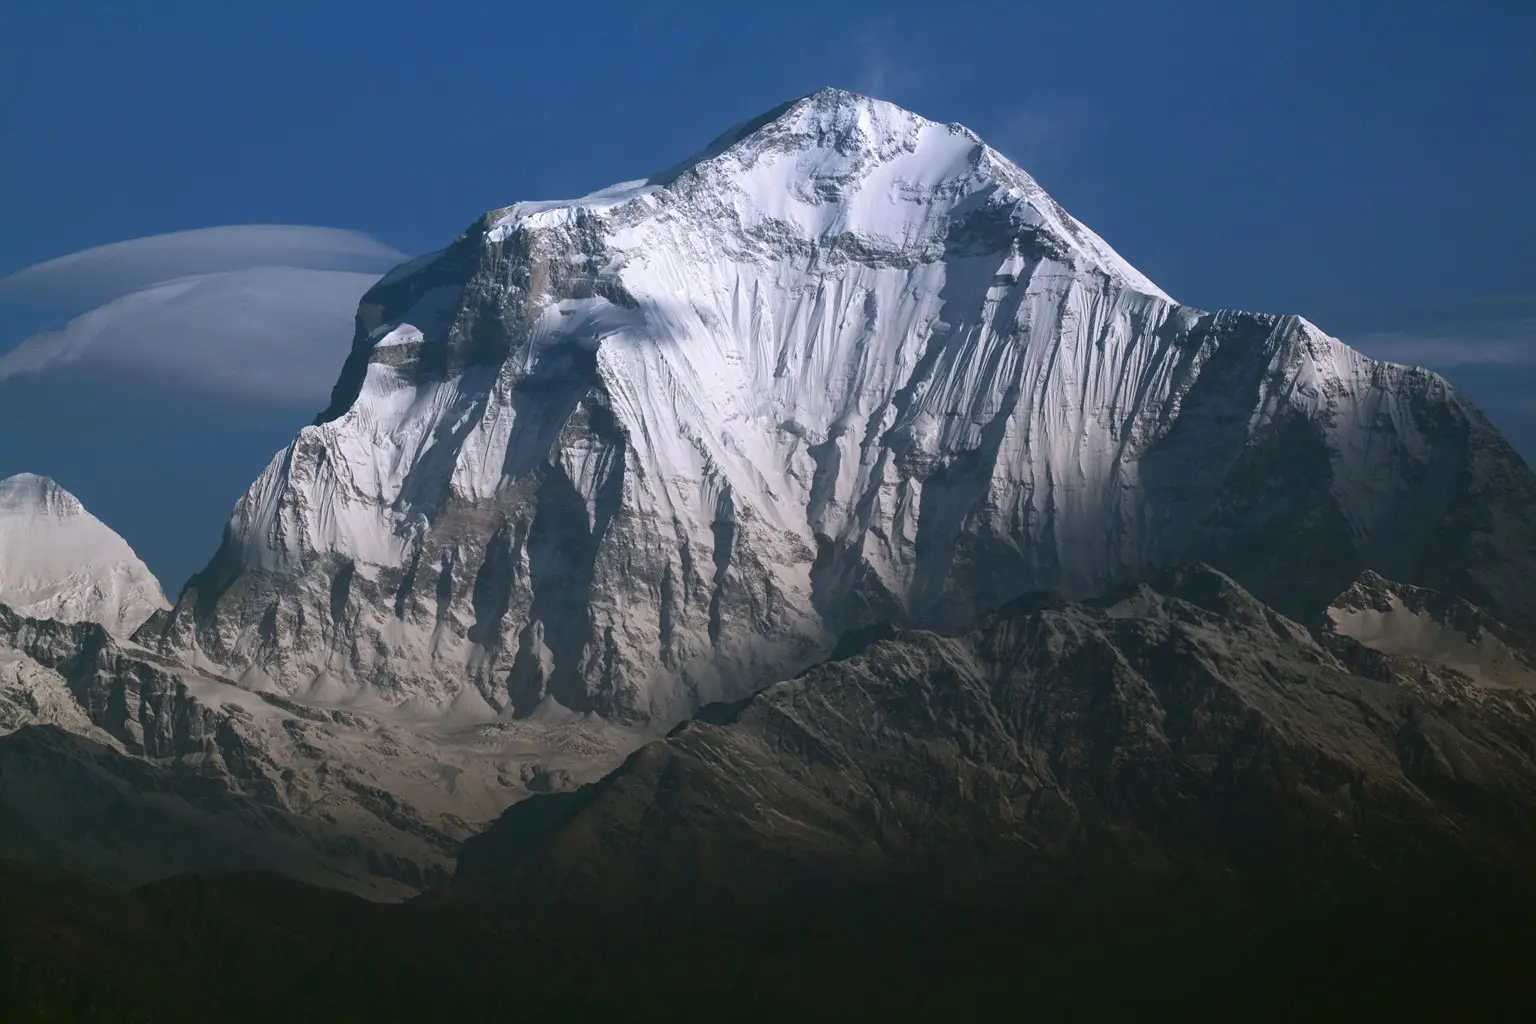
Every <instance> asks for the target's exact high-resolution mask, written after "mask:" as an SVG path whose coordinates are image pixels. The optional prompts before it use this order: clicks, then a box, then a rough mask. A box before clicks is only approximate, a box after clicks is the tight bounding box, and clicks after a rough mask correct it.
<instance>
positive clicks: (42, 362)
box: [0, 224, 404, 407]
mask: <svg viewBox="0 0 1536 1024" xmlns="http://www.w3.org/2000/svg"><path fill="white" fill-rule="evenodd" d="M403 259H404V254H402V253H399V252H397V251H396V250H394V249H392V248H390V247H389V246H387V245H385V244H383V243H382V242H379V241H378V240H376V239H373V238H371V237H369V236H367V235H364V234H361V233H359V232H355V231H344V230H338V229H334V228H315V227H301V226H292V225H262V224H248V225H234V226H228V227H218V228H205V229H202V230H198V231H184V232H179V233H176V234H170V235H155V236H152V237H148V238H137V239H132V240H129V241H126V242H115V243H113V244H111V245H103V246H98V247H97V248H94V249H87V250H84V251H82V252H77V253H71V254H69V255H67V256H61V257H59V258H57V259H53V260H49V261H47V262H45V263H39V264H36V265H34V266H31V267H28V268H26V269H25V270H22V271H19V272H17V273H15V274H12V275H10V276H9V277H6V278H0V299H3V300H5V301H8V302H20V303H24V304H32V305H45V306H49V307H53V308H65V309H69V310H70V311H72V312H74V311H78V310H80V309H83V308H85V307H88V306H93V305H94V307H95V308H90V309H88V310H87V311H85V312H80V313H79V315H76V316H75V317H74V318H73V319H71V320H69V321H68V323H66V324H65V325H64V326H63V327H61V328H59V329H57V330H50V331H43V332H40V333H37V334H34V335H32V336H31V337H29V338H26V339H25V340H24V341H22V342H21V343H20V344H18V345H16V346H15V347H13V348H12V349H11V350H10V351H8V352H5V353H4V354H0V388H3V387H6V386H8V385H12V386H14V385H15V384H16V383H18V379H19V378H26V377H30V376H39V375H47V376H55V375H61V374H64V373H91V372H96V373H102V372H106V373H110V374H111V376H112V377H113V378H115V379H118V380H128V381H131V380H132V379H134V378H135V377H140V378H152V379H153V380H154V381H155V383H156V384H157V385H159V386H160V387H162V388H164V387H170V388H172V389H173V390H179V391H185V392H188V393H196V394H213V395H224V396H229V397H234V398H239V399H244V400H248V401H253V402H257V403H262V404H274V403H275V404H282V405H288V404H294V405H303V406H311V407H313V406H318V405H321V404H323V403H324V399H325V397H326V395H327V394H328V393H329V391H330V387H331V384H332V383H333V382H334V380H335V377H336V373H337V371H338V369H339V368H340V366H341V363H342V361H343V360H344V359H345V357H346V352H347V348H348V346H349V344H350V342H351V335H352V315H353V311H354V310H355V309H356V308H357V302H358V299H359V298H360V297H361V296H362V294H363V293H364V292H365V291H367V289H368V287H369V286H370V285H372V284H373V282H374V281H376V280H378V277H379V275H380V274H381V273H382V272H383V271H384V270H386V269H388V268H389V267H390V266H392V265H394V264H396V263H398V262H400V261H401V260H403Z"/></svg>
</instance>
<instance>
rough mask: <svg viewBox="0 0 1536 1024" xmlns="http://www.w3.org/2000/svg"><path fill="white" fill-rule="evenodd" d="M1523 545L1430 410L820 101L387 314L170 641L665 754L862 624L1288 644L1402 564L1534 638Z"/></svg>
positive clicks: (397, 288)
mask: <svg viewBox="0 0 1536 1024" xmlns="http://www.w3.org/2000/svg"><path fill="white" fill-rule="evenodd" d="M1533 509H1536V481H1533V479H1532V477H1531V474H1530V473H1529V471H1528V470H1526V469H1525V467H1524V465H1523V464H1522V463H1520V461H1519V459H1518V458H1517V457H1516V456H1514V455H1513V453H1512V452H1511V451H1510V450H1509V448H1508V445H1506V444H1505V443H1504V442H1503V440H1502V439H1501V438H1500V437H1499V436H1498V434H1497V433H1496V432H1495V431H1494V430H1493V428H1492V427H1491V426H1489V424H1488V423H1487V421H1486V420H1485V419H1484V418H1483V417H1482V416H1481V414H1479V413H1478V412H1477V411H1476V410H1475V409H1473V408H1471V407H1470V405H1469V404H1468V403H1467V402H1466V401H1465V400H1464V399H1462V398H1461V397H1460V396H1459V395H1458V394H1457V393H1456V392H1455V391H1454V390H1453V389H1451V388H1450V387H1449V386H1448V385H1447V384H1446V383H1445V382H1444V381H1443V380H1442V379H1441V378H1439V377H1437V376H1436V375H1434V374H1432V373H1429V372H1426V371H1422V370H1414V369H1407V368H1403V367H1396V366H1390V365H1387V364H1383V363H1378V362H1374V361H1372V360H1369V359H1366V358H1364V357H1363V356H1361V355H1359V354H1358V353H1356V352H1354V351H1353V350H1351V349H1349V348H1348V347H1346V346H1345V345H1343V344H1342V343H1341V342H1339V341H1337V340H1335V339H1333V338H1330V337H1328V336H1326V335H1325V334H1323V333H1322V332H1321V331H1319V330H1318V329H1317V328H1316V327H1314V326H1313V325H1312V324H1310V323H1308V322H1307V321H1305V320H1302V319H1300V318H1297V317H1273V316H1263V315H1257V314H1249V313H1231V312H1224V313H1214V314H1213V313H1208V312H1205V311H1202V310H1198V309H1193V308H1190V307H1187V306H1182V305H1179V304H1178V303H1176V302H1174V301H1173V300H1172V299H1171V298H1170V297H1169V296H1168V295H1167V294H1165V293H1164V292H1163V291H1161V290H1160V289H1159V288H1158V287H1157V286H1156V285H1154V284H1153V283H1152V282H1150V281H1148V280H1147V279H1146V278H1145V277H1144V276H1142V275H1141V274H1140V273H1139V272H1138V271H1136V270H1135V269H1134V268H1133V267H1131V266H1130V265H1129V264H1128V263H1127V262H1126V261H1125V260H1123V259H1122V258H1121V257H1120V256H1119V255H1117V254H1116V253H1115V252H1114V250H1113V249H1111V248H1110V247H1109V246H1108V245H1107V244H1106V243H1105V242H1104V241H1103V240H1102V239H1100V238H1099V237H1098V236H1097V235H1095V234H1094V233H1093V232H1092V231H1090V230H1089V229H1088V228H1086V227H1085V226H1083V225H1082V224H1081V223H1079V222H1078V221H1076V220H1075V219H1073V218H1072V217H1071V216H1070V215H1069V214H1067V213H1066V211H1064V210H1063V209H1062V208H1061V207H1060V206H1059V205H1058V204H1057V203H1056V202H1055V201H1054V200H1052V199H1051V197H1050V196H1048V195H1047V194H1046V193H1045V192H1044V191H1043V190H1042V189H1041V188H1040V187H1039V186H1038V185H1037V184H1036V183H1035V181H1034V180H1033V179H1032V178H1030V176H1029V175H1028V174H1026V173H1025V172H1024V171H1022V170H1020V169H1019V168H1018V167H1015V166H1014V165H1013V164H1012V163H1010V162H1009V161H1008V160H1007V159H1005V158H1004V157H1002V156H1001V155H999V154H998V153H997V152H996V151H995V150H993V149H991V148H989V147H988V146H987V145H986V144H985V143H984V142H982V140H980V139H979V138H978V137H977V136H976V135H975V134H974V133H972V132H970V131H969V130H968V129H966V128H964V127H962V126H959V125H946V124H937V123H934V122H931V121H928V120H926V119H924V118H922V117H919V116H917V115H915V114H912V113H910V112H908V111H905V110H902V109H900V108H898V107H895V106H893V105H891V104H888V103H883V102H880V101H877V100H872V99H868V98H865V97H860V96H855V95H851V94H848V93H844V92H839V91H836V90H825V91H822V92H819V93H816V94H814V95H812V96H808V97H805V98H803V99H801V100H798V101H795V102H793V103H790V104H786V105H784V106H782V107H780V108H777V109H776V110H774V111H771V112H769V113H768V114H766V115H764V116H762V117H760V118H757V119H755V120H753V121H749V122H746V123H744V124H743V125H741V126H739V127H738V128H736V129H733V130H732V131H731V132H729V133H727V134H726V135H725V136H722V137H721V138H720V139H719V140H717V141H716V142H715V143H713V144H712V145H710V146H709V147H708V148H707V149H705V150H704V151H703V152H702V153H700V154H699V155H697V156H695V157H694V158H691V159H689V160H686V161H684V162H683V163H681V164H679V165H677V166H676V167H674V168H673V169H672V170H670V171H667V172H665V173H662V174H659V175H657V176H655V177H652V178H649V179H645V180H641V181H634V182H626V183H623V184H620V185H617V186H614V187H612V188H609V189H605V190H603V191H600V192H596V193H593V194H592V195H589V196H586V197H583V198H581V199H576V200H570V201H563V202H529V203H518V204H516V205H513V206H509V207H506V208H504V209H501V210H497V211H493V212H491V213H489V214H487V215H485V216H484V217H482V218H481V219H479V220H478V221H477V222H476V223H475V224H474V225H472V226H471V228H470V229H469V230H468V231H466V232H465V233H464V234H463V235H462V236H461V237H460V238H459V239H458V240H457V241H455V242H454V243H453V244H452V245H450V246H449V247H447V248H446V249H443V250H441V251H440V252H437V253H435V254H432V255H430V256H427V257H423V258H421V259H418V260H415V261H412V262H410V263H407V264H405V265H403V266H401V267H399V268H397V269H396V270H394V271H393V272H391V273H390V274H388V275H386V276H385V277H384V278H383V279H382V280H381V281H380V282H379V283H378V284H377V285H375V286H374V287H373V288H372V289H371V290H370V291H369V292H368V294H367V295H366V296H365V297H364V299H363V301H362V304H361V306H360V307H359V310H358V326H357V332H356V335H355V337H354V341H353V345H352V349H351V353H350V355H349V356H348V357H347V361H346V364H345V366H344V367H343V368H342V371H341V375H340V378H339V380H338V381H337V383H336V386H335V388H334V390H333V393H332V399H331V403H330V405H329V407H328V408H327V409H326V410H325V411H324V412H323V413H322V415H321V416H320V417H319V418H318V419H317V422H316V423H315V424H314V425H313V426H310V427H307V428H305V429H304V430H302V431H301V432H300V433H299V435H298V437H297V438H295V439H294V441H293V442H292V444H290V445H289V446H288V447H287V448H286V449H285V450H284V451H282V452H281V453H280V454H279V455H278V456H277V457H276V458H275V459H274V460H273V461H272V463H271V464H270V465H269V466H268V467H267V469H266V471H265V472H263V473H262V474H261V476H260V478H259V479H258V480H257V481H256V482H255V483H254V484H252V486H251V488H250V489H249V491H248V492H247V493H246V494H245V496H244V497H243V498H241V499H240V501H239V502H238V504H237V505H236V508H235V510H234V513H233V516H232V517H231V519H230V522H229V526H228V528H227V530H226V533H225V537H224V541H223V544H222V545H221V547H220V549H219V551H218V553H217V554H216V556H215V557H214V559H213V560H212V562H211V563H210V564H209V566H208V567H207V569H205V570H204V571H203V572H202V573H201V574H199V575H198V576H197V577H195V578H194V580H193V581H192V583H191V584H190V585H189V586H188V588H187V590H186V591H185V593H184V594H183V596H182V599H181V601H180V602H179V604H178V606H177V608H176V609H175V611H174V613H173V614H172V615H171V616H170V617H169V618H168V619H167V620H166V621H165V622H164V623H161V624H159V625H157V627H156V630H155V633H154V635H153V636H141V639H143V640H145V641H146V642H153V643H156V644H158V645H160V646H162V647H163V648H166V649H168V650H177V651H181V652H183V653H186V654H189V655H190V656H192V657H193V658H194V659H196V660H202V661H206V662H211V663H214V664H217V665H219V666H221V667H223V668H224V669H225V670H227V671H229V672H231V673H234V674H243V675H244V678H245V679H246V681H247V684H248V685H258V686H262V687H274V688H277V689H280V690H282V691H285V692H288V693H290V694H296V695H299V696H303V695H305V694H312V695H330V694H336V693H342V692H344V693H348V694H357V693H365V694H367V695H369V697H370V699H381V700H384V701H388V702H391V703H396V704H406V705H409V706H410V707H412V708H418V709H420V710H421V711H422V712H424V713H433V714H436V713H441V712H442V711H443V710H444V709H447V708H456V709H458V710H459V712H460V713H464V714H473V715H479V716H484V717H489V716H492V715H502V716H506V715H517V716H524V715H547V714H558V713H561V711H560V709H565V710H567V711H574V712H577V713H595V714H598V715H602V716H606V717H612V718H620V719H650V720H652V721H658V722H665V721H670V720H672V719H675V718H677V717H678V716H680V715H683V714H686V713H687V712H688V711H689V710H690V709H692V708H693V707H695V706H697V705H699V704H700V703H703V702H707V701H711V700H718V699H725V698H731V697H735V696H739V695H741V694H743V693H746V692H748V691H750V690H752V689H754V688H756V687H758V686H760V685H763V684H765V683H767V682H770V681H772V680H774V679H776V678H782V677H783V676H784V675H785V674H787V673H789V672H792V671H794V670H795V669H797V668H798V667H799V666H801V665H803V664H805V663H807V662H809V661H812V660H814V659H816V658H817V657H819V656H821V655H822V654H824V653H825V652H826V651H827V650H828V649H829V648H830V647H831V645H832V644H833V643H834V641H835V640H836V638H837V636H838V635H839V634H840V633H841V632H842V631H844V630H847V629H850V628H855V627H858V626H861V625H865V624H868V623H871V622H875V621H881V620H889V621H896V622H900V623H908V624H915V625H940V626H942V625H949V624H956V623H962V622H968V621H970V620H971V619H973V618H974V617H975V616H976V615H977V614H979V613H980V612H982V611H984V610H986V609H989V608H991V607H995V606H996V605H997V604H998V603H1000V602H1002V601H1004V600H1007V599H1008V598H1011V597H1013V596H1015V595H1017V594H1019V593H1022V592H1025V591H1029V590H1034V589H1042V588H1054V589H1057V590H1059V591H1062V592H1064V593H1066V594H1068V595H1069V596H1082V595H1089V594H1094V593H1098V592H1101V591H1103V590H1104V589H1106V588H1108V587H1110V586H1113V585H1115V584H1118V583H1121V582H1124V581H1128V580H1134V579H1138V578H1142V577H1144V576H1145V575H1146V574H1147V573H1149V572H1151V571H1154V570H1156V569H1158V568H1161V567H1163V566H1167V565H1171V564H1177V563H1180V562H1184V561H1189V560H1192V559H1195V558H1200V559H1204V560H1206V561H1208V562H1210V563H1211V564H1213V565H1216V566H1218V567H1219V568H1221V569H1222V570H1223V571H1225V572H1228V573H1229V574H1231V575H1232V576H1233V577H1234V578H1236V579H1238V580H1240V581H1241V582H1242V584H1243V585H1244V586H1246V587H1248V588H1250V589H1251V590H1253V591H1254V592H1255V593H1256V594H1258V595H1259V596H1260V597H1262V598H1263V599H1264V600H1266V601H1268V602H1271V603H1273V604H1275V605H1276V606H1277V607H1279V608H1280V609H1281V610H1283V611H1286V612H1288V613H1291V614H1295V615H1298V616H1301V615H1306V616H1311V615H1315V614H1316V613H1317V612H1319V611H1320V610H1321V609H1322V608H1324V607H1326V604H1327V602H1328V600H1329V599H1331V598H1332V597H1333V596H1334V595H1335V594H1337V593H1339V592H1340V591H1341V590H1342V589H1344V587H1346V586H1347V585H1348V583H1349V582H1350V581H1351V580H1352V579H1354V578H1355V576H1356V575H1358V573H1359V572H1360V571H1361V570H1362V569H1365V568H1372V569H1376V570H1378V571H1381V572H1383V573H1384V574H1385V575H1389V576H1392V577H1393V578H1397V579H1403V580H1406V581H1408V582H1411V583H1416V584H1421V585H1425V586H1435V587H1438V588H1439V589H1441V590H1444V591H1446V592H1448V593H1452V594H1457V595H1460V596H1464V597H1466V598H1468V599H1471V600H1474V601H1477V602H1479V603H1481V604H1484V605H1486V606H1487V607H1489V608H1490V610H1492V611H1493V612H1494V613H1495V614H1498V615H1499V616H1500V617H1501V618H1503V619H1504V620H1505V621H1508V622H1511V623H1519V624H1522V625H1528V624H1530V623H1533V622H1536V575H1533V573H1532V572H1531V569H1532V568H1536V540H1533V538H1536V511H1533ZM1474 536H1476V537H1477V538H1478V539H1477V541H1476V542H1475V543H1474V542H1473V541H1472V538H1473V537H1474ZM466 680H467V681H468V682H466Z"/></svg>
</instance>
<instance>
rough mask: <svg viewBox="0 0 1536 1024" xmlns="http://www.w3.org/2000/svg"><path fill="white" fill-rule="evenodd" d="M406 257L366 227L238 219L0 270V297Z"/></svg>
mask: <svg viewBox="0 0 1536 1024" xmlns="http://www.w3.org/2000/svg"><path fill="white" fill-rule="evenodd" d="M405 258H406V257H405V254H404V253H401V252H399V251H397V250H395V249H393V248H391V247H390V246H388V245H385V244H384V243H383V242H380V241H379V240H378V239H376V238H372V237H370V236H369V235H365V234H363V233H362V232H360V231H347V230H343V229H340V228H318V227H305V226H302V225H293V224H232V225H227V226H224V227H214V228H200V229H198V230H196V231H178V232H175V233H173V234H167V235H150V236H148V237H146V238H133V239H129V240H128V241H125V242H113V243H111V244H110V245H99V246H96V247H95V248H93V249H85V250H82V251H80V252H74V253H70V254H69V255H67V256H60V257H58V258H57V259H52V260H48V261H46V262H44V263H36V264H33V265H32V266H30V267H27V268H25V269H24V270H19V271H17V272H16V273H14V274H11V275H10V276H9V277H0V298H4V299H7V300H16V301H26V302H42V303H48V304H50V305H67V306H70V307H72V308H74V309H77V310H78V309H82V308H85V307H87V306H94V305H97V304H99V303H102V302H105V301H107V300H108V299H112V298H115V297H117V296H120V295H125V294H127V293H128V292H132V291H137V290H139V289H141V288H145V287H148V286H149V285H153V284H158V283H160V282H162V281H170V280H174V279H176V278H182V277H188V276H191V275H194V274H210V273H218V272H221V271H229V270H244V269H248V268H251V267H271V266H281V267H302V268H306V269H309V270H351V271H359V272H362V271H376V272H378V273H383V272H384V271H385V270H388V269H389V268H390V267H391V266H394V265H395V264H396V263H400V262H401V261H403V260H404V259H405Z"/></svg>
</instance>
